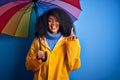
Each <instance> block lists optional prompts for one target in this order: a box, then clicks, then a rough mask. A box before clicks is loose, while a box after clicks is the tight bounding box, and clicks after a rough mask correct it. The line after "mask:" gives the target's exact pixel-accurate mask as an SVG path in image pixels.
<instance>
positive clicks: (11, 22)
mask: <svg viewBox="0 0 120 80" xmlns="http://www.w3.org/2000/svg"><path fill="white" fill-rule="evenodd" d="M52 8H61V9H64V10H65V11H66V12H67V13H68V14H69V15H70V17H71V18H72V20H73V21H75V20H77V18H78V16H79V14H80V11H81V7H80V2H79V0H2V1H1V2H0V33H4V34H8V35H12V36H18V37H33V36H34V27H35V23H36V18H37V17H39V16H41V15H42V14H43V13H44V12H46V11H47V10H49V9H52Z"/></svg>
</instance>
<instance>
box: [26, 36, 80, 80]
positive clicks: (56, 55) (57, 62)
mask: <svg viewBox="0 0 120 80" xmlns="http://www.w3.org/2000/svg"><path fill="white" fill-rule="evenodd" d="M40 41H41V45H42V49H43V50H44V51H47V53H48V58H47V61H46V62H42V60H37V59H36V53H37V52H38V50H39V46H40V45H39V41H38V39H37V38H35V39H34V40H33V42H32V45H31V47H30V49H29V52H28V54H27V57H26V68H27V70H32V71H33V72H34V80H69V73H70V71H71V70H75V69H78V68H80V65H81V63H80V44H79V40H78V39H75V40H69V39H68V38H67V37H61V38H60V39H59V40H58V42H57V43H56V45H55V47H54V49H53V50H52V51H51V50H50V48H49V46H48V44H47V43H46V40H45V39H42V38H41V39H40Z"/></svg>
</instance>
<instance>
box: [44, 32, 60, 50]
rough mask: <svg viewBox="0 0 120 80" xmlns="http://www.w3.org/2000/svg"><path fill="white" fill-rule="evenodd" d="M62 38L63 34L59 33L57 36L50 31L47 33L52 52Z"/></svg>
mask: <svg viewBox="0 0 120 80" xmlns="http://www.w3.org/2000/svg"><path fill="white" fill-rule="evenodd" d="M60 36H61V32H58V33H56V34H52V33H50V32H49V31H48V32H47V35H46V41H47V43H48V45H49V47H50V49H51V50H53V48H54V47H55V44H56V43H57V41H58V39H59V38H60Z"/></svg>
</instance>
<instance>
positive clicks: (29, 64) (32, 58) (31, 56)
mask: <svg viewBox="0 0 120 80" xmlns="http://www.w3.org/2000/svg"><path fill="white" fill-rule="evenodd" d="M38 51H39V43H38V39H37V38H35V39H34V40H33V42H32V45H31V47H30V49H29V51H28V54H27V57H26V63H25V65H26V68H27V70H32V71H38V70H39V67H40V64H41V63H42V61H41V59H40V60H38V59H37V58H36V56H37V52H38Z"/></svg>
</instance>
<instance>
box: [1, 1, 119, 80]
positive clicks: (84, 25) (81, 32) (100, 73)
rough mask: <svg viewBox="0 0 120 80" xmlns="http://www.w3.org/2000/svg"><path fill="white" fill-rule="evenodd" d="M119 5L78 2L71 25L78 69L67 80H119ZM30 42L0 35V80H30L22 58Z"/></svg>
mask: <svg viewBox="0 0 120 80" xmlns="http://www.w3.org/2000/svg"><path fill="white" fill-rule="evenodd" d="M119 4H120V1H119V0H81V7H82V12H81V14H80V16H79V19H78V20H77V21H76V22H75V23H74V24H75V26H76V34H77V35H78V37H79V39H80V43H81V56H80V58H81V68H80V69H78V70H76V71H73V72H71V74H70V80H120V60H119V57H120V33H119V31H120V9H119V8H120V6H119ZM31 41H32V39H27V38H15V37H11V36H8V35H3V34H1V35H0V80H32V78H33V73H32V72H31V71H26V69H25V57H26V55H27V51H28V48H29V47H30V44H31Z"/></svg>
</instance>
